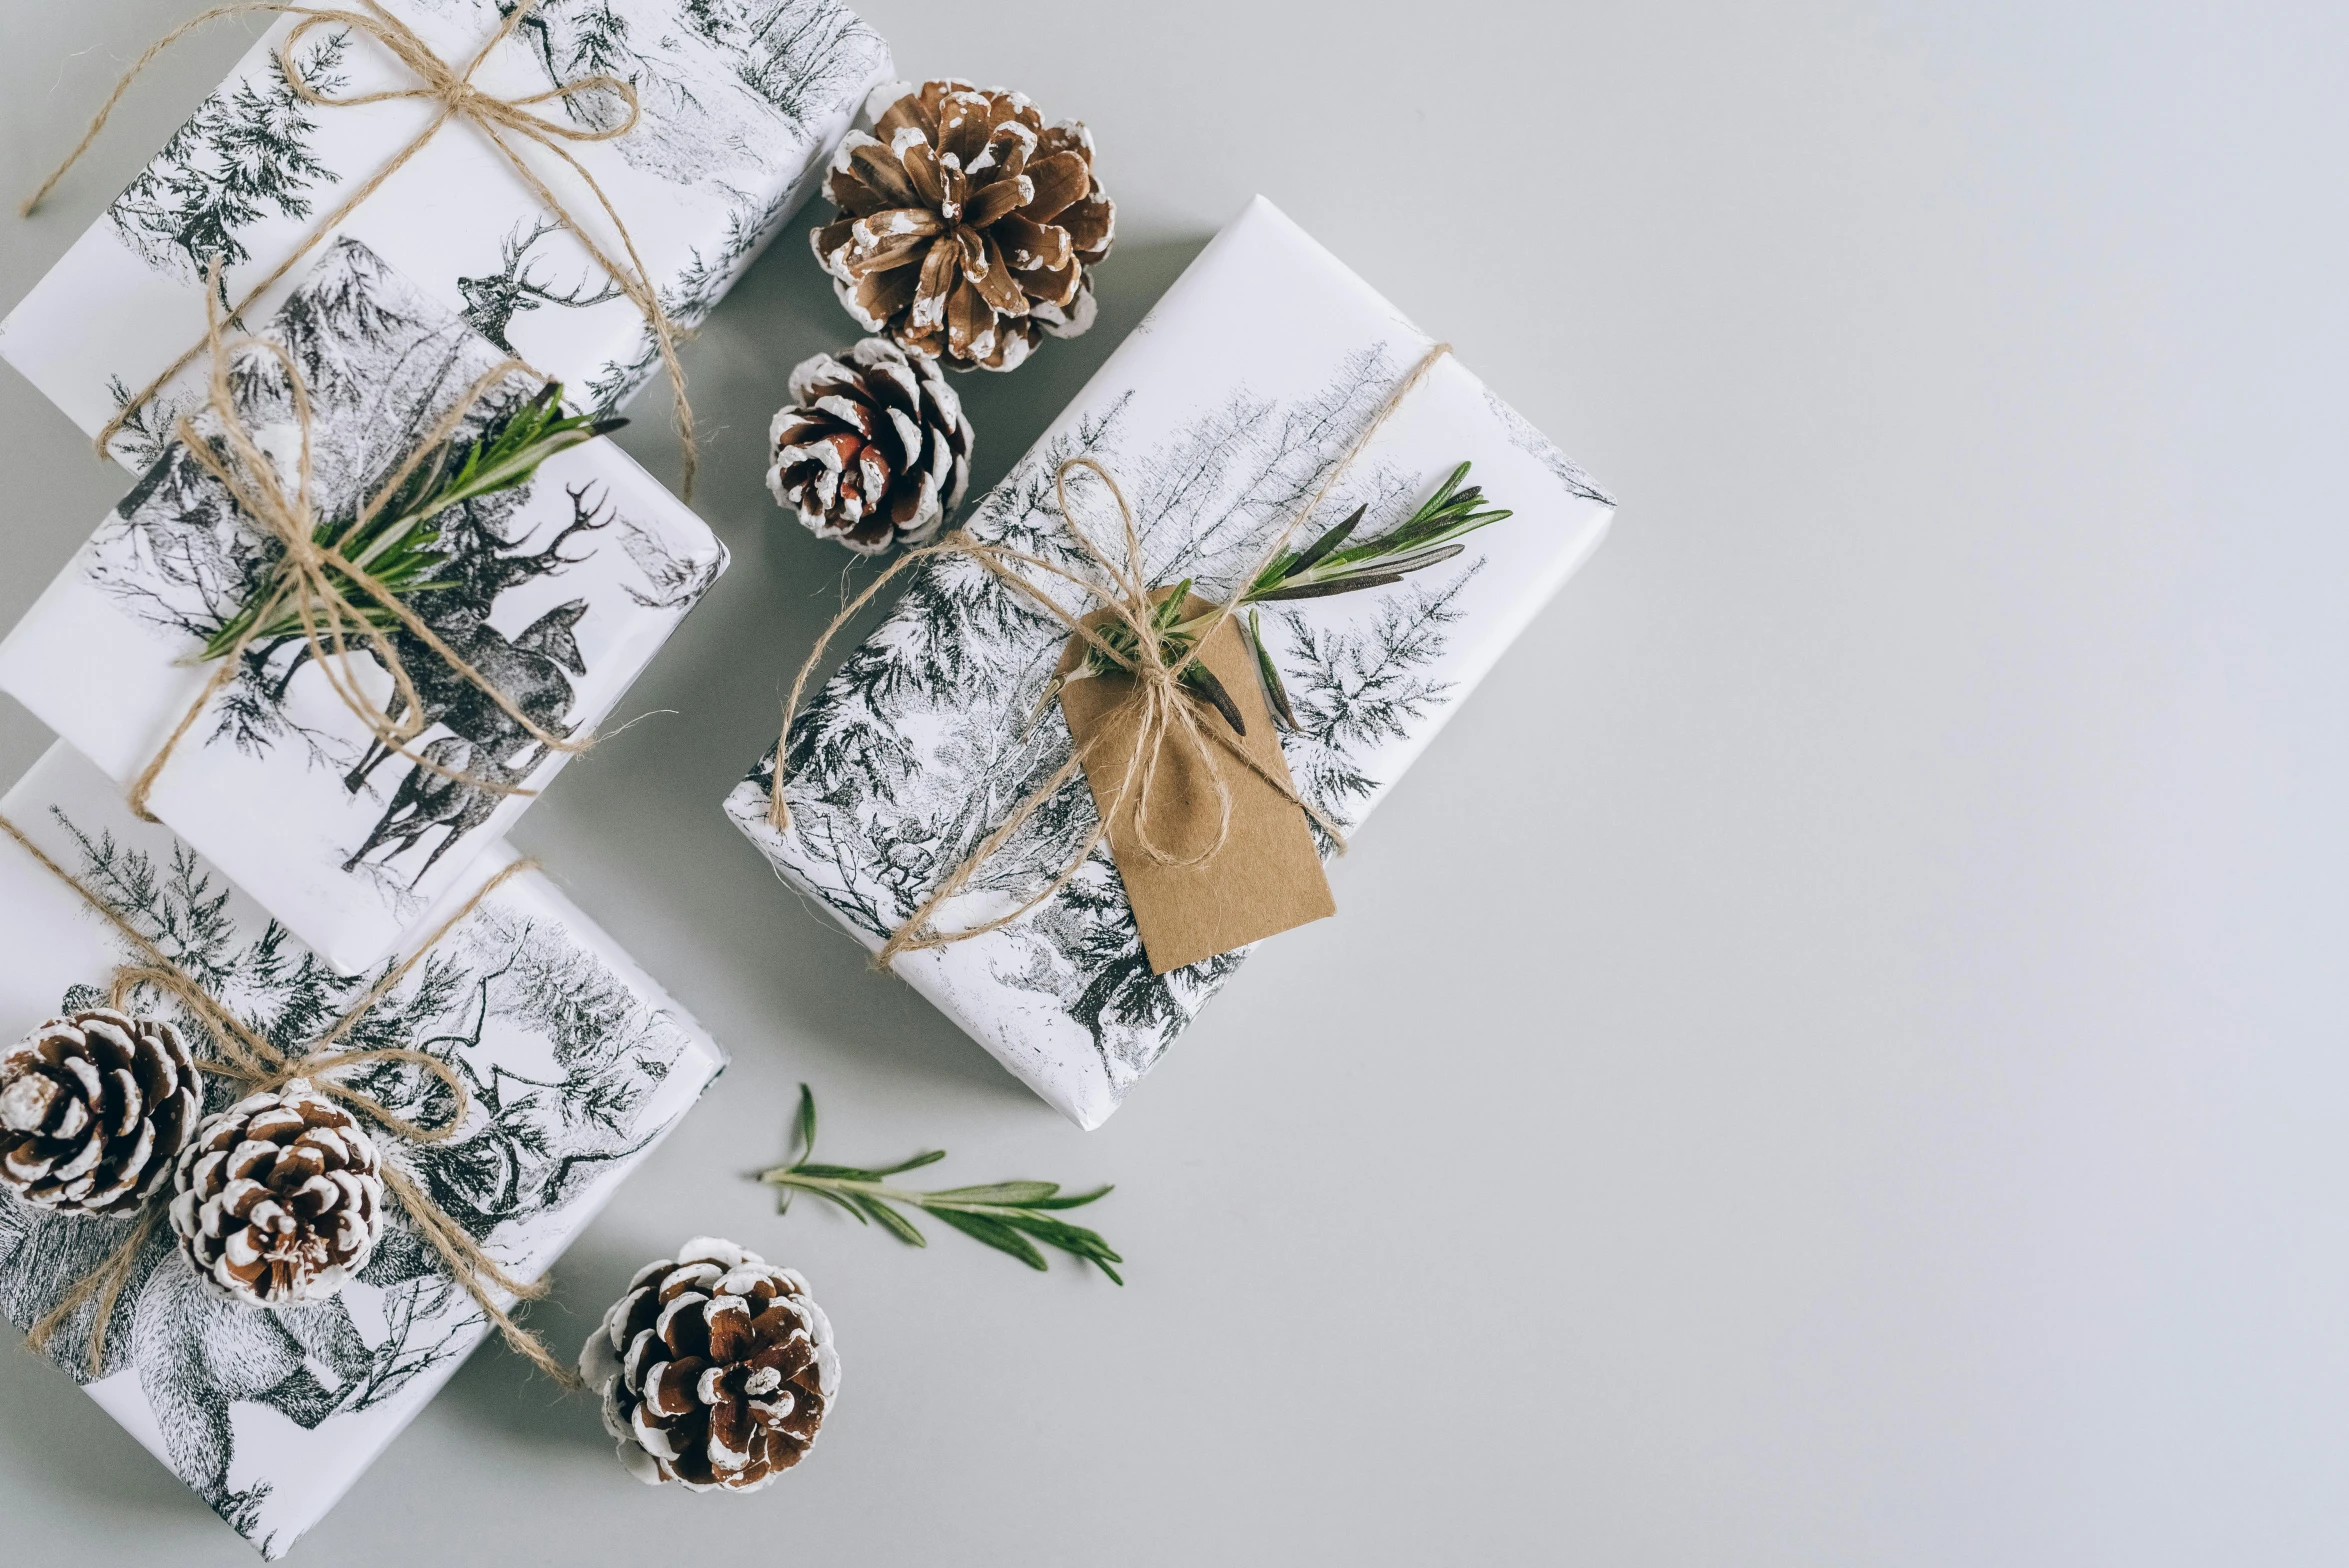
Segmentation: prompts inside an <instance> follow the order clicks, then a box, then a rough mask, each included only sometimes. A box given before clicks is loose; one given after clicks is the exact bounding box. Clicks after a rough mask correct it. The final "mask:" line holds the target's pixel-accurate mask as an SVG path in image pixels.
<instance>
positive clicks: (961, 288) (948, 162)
mask: <svg viewBox="0 0 2349 1568" xmlns="http://www.w3.org/2000/svg"><path fill="white" fill-rule="evenodd" d="M870 108H871V111H872V114H873V117H874V124H873V134H871V135H870V136H868V135H865V134H864V133H863V132H861V131H851V132H850V133H849V134H848V139H847V140H846V141H845V142H843V143H842V144H841V146H840V151H839V152H838V153H837V154H836V155H835V156H834V157H833V159H832V182H831V193H832V201H833V203H834V205H836V206H837V207H839V209H840V211H839V213H838V215H837V216H836V217H835V218H834V219H833V221H832V222H830V223H827V224H825V225H824V226H823V227H821V228H819V229H816V230H815V231H813V232H812V233H811V234H810V235H809V236H808V238H809V240H810V242H811V243H812V244H813V245H814V246H815V251H816V260H817V261H819V262H821V263H822V264H823V266H824V270H825V271H826V272H829V273H831V274H832V277H833V279H834V282H833V285H832V286H833V290H834V292H835V293H837V294H838V295H839V296H840V303H841V304H843V305H845V306H847V307H848V313H849V314H850V315H852V316H854V317H856V319H857V320H858V321H860V322H862V323H863V324H864V328H865V330H866V331H868V332H885V333H887V334H888V335H889V336H890V337H892V338H895V339H896V340H897V342H898V343H899V344H900V345H901V346H903V347H905V348H907V349H910V350H912V351H913V352H915V353H917V354H924V355H927V356H929V357H930V358H933V359H936V358H941V357H943V358H945V359H948V360H951V361H953V362H954V363H955V364H956V365H957V366H961V367H965V368H967V367H969V366H973V365H980V366H984V367H985V368H987V369H989V370H1010V369H1012V368H1013V367H1015V366H1017V365H1018V364H1019V362H1020V361H1021V360H1023V359H1025V358H1027V357H1028V350H1030V349H1032V348H1034V347H1035V346H1036V344H1037V342H1038V340H1039V339H1040V338H1041V337H1042V335H1043V334H1044V333H1047V332H1049V333H1051V334H1052V335H1053V336H1055V337H1064V338H1073V337H1075V336H1076V335H1077V334H1078V333H1080V332H1082V331H1084V330H1085V329H1086V328H1087V327H1089V326H1091V325H1092V324H1093V283H1092V278H1091V276H1090V275H1089V274H1088V272H1087V270H1086V269H1088V268H1090V267H1092V266H1095V265H1096V264H1098V263H1099V262H1100V261H1101V259H1102V258H1103V257H1105V256H1107V255H1108V254H1109V243H1110V239H1111V237H1112V231H1113V229H1114V228H1115V219H1116V208H1115V207H1114V206H1113V205H1112V204H1111V202H1110V200H1109V198H1108V197H1107V196H1104V195H1103V194H1102V193H1101V182H1100V181H1099V180H1096V179H1095V178H1094V177H1093V137H1092V134H1091V133H1090V132H1088V131H1087V130H1086V129H1085V127H1084V126H1082V125H1080V124H1079V123H1077V122H1076V121H1074V120H1063V121H1061V122H1060V123H1059V124H1057V125H1054V126H1050V127H1047V126H1046V125H1045V124H1044V117H1043V116H1042V115H1040V114H1038V113H1037V112H1036V106H1035V105H1034V104H1032V103H1030V102H1028V100H1027V98H1026V97H1025V96H1023V95H1022V94H1019V93H1014V92H1005V91H1003V90H1002V89H1000V88H986V89H981V88H976V87H973V86H972V85H971V84H970V83H968V82H958V81H937V82H924V83H923V84H922V85H921V87H920V88H919V89H918V90H917V89H914V88H911V87H908V86H906V85H905V84H904V83H902V82H894V83H891V84H889V85H887V86H884V87H880V88H877V89H875V91H874V93H873V96H872V98H871V100H870Z"/></svg>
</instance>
